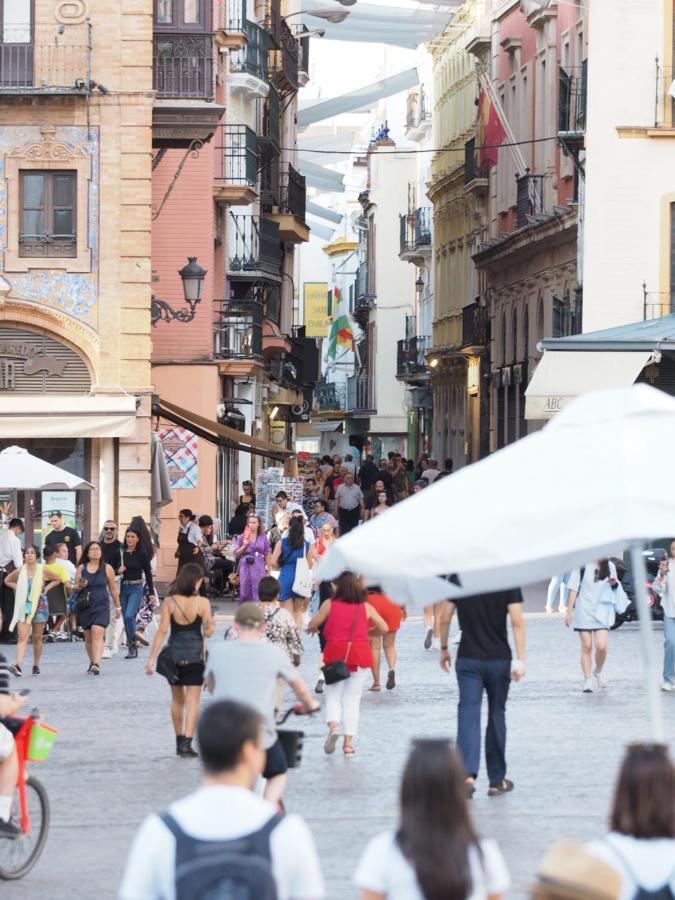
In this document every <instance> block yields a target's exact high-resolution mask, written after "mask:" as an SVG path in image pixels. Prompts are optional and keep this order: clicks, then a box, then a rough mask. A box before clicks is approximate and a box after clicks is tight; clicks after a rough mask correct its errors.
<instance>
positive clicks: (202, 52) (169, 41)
mask: <svg viewBox="0 0 675 900" xmlns="http://www.w3.org/2000/svg"><path fill="white" fill-rule="evenodd" d="M152 64H153V87H154V88H155V90H156V91H157V96H158V97H164V98H171V99H194V100H212V99H213V38H212V36H211V35H210V34H164V33H163V32H161V33H160V32H155V34H154V37H153V60H152Z"/></svg>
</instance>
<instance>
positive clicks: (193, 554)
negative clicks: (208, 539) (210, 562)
mask: <svg viewBox="0 0 675 900" xmlns="http://www.w3.org/2000/svg"><path fill="white" fill-rule="evenodd" d="M196 520H197V516H196V515H195V514H194V513H193V512H192V510H191V509H181V511H180V512H179V513H178V521H179V522H180V528H179V529H178V537H177V542H178V546H177V548H176V553H175V556H176V559H177V560H178V571H179V572H180V568H181V566H184V565H185V564H186V563H191V562H193V563H199V564H200V565H201V567H202V569H203V568H204V556H203V554H202V544H203V543H204V538H203V537H202V533H201V531H200V528H199V525H197V521H196Z"/></svg>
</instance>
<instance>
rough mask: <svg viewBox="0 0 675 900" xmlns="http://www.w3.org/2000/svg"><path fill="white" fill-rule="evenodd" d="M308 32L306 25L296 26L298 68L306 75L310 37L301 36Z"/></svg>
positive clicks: (307, 71)
mask: <svg viewBox="0 0 675 900" xmlns="http://www.w3.org/2000/svg"><path fill="white" fill-rule="evenodd" d="M308 32H309V28H307V26H306V25H301V26H300V27H299V28H298V32H297V38H298V45H299V48H300V58H299V59H298V70H299V72H304V73H305V74H306V75H307V77H309V48H310V44H311V38H309V37H303V35H304V34H305V33H308Z"/></svg>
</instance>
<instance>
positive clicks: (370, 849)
mask: <svg viewBox="0 0 675 900" xmlns="http://www.w3.org/2000/svg"><path fill="white" fill-rule="evenodd" d="M480 846H481V850H482V851H483V865H482V866H481V863H480V857H479V855H478V853H477V851H476V850H475V849H474V848H472V849H471V850H470V851H469V865H470V867H471V880H472V883H473V891H472V892H471V895H470V896H469V897H468V898H467V900H484V898H485V897H487V896H488V895H489V894H503V893H505V892H506V891H507V890H508V888H509V885H510V878H509V873H508V871H507V868H506V864H505V863H504V858H503V857H502V854H501V851H500V849H499V847H498V846H497V842H496V841H491V840H481V842H480ZM353 881H354V884H355V885H357V887H359V888H361V889H362V890H366V891H375V892H376V893H378V894H384V895H385V896H386V897H387V900H424V897H423V896H422V892H421V891H420V889H419V886H418V884H417V876H416V875H415V870H414V869H413V867H412V866H411V865H410V863H409V862H408V860H407V859H406V858H405V856H403V854H402V853H401V851H400V849H399V847H398V844H397V843H396V832H395V831H385V832H383V833H382V834H380V835H378V836H377V837H376V838H373V839H372V840H371V841H370V843H369V844H368V846H367V847H366V849H365V852H364V854H363V856H362V857H361V859H360V861H359V864H358V866H357V867H356V872H355V873H354V879H353Z"/></svg>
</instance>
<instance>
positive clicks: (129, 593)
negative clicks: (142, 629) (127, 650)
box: [120, 581, 143, 645]
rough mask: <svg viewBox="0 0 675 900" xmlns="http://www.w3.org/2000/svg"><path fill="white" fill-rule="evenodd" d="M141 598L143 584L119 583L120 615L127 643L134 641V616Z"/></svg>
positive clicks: (139, 605)
mask: <svg viewBox="0 0 675 900" xmlns="http://www.w3.org/2000/svg"><path fill="white" fill-rule="evenodd" d="M142 599H143V585H142V584H130V583H129V582H128V581H123V582H122V584H121V585H120V603H121V604H122V616H123V618H124V630H125V631H126V633H127V644H129V645H131V644H135V643H136V616H137V615H138V610H139V609H140V608H141V600H142Z"/></svg>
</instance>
